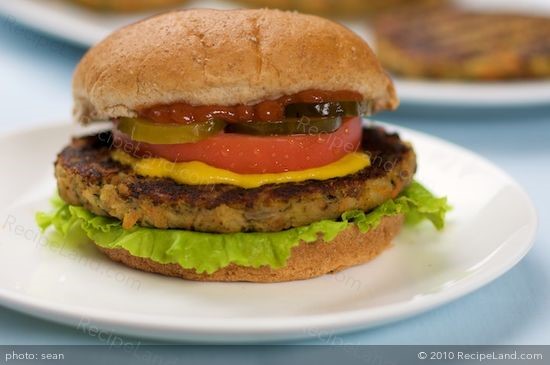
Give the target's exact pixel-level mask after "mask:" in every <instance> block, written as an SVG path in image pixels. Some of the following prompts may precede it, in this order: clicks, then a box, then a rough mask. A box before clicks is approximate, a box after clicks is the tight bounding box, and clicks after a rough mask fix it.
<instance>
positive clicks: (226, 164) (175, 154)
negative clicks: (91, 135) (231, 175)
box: [113, 117, 362, 174]
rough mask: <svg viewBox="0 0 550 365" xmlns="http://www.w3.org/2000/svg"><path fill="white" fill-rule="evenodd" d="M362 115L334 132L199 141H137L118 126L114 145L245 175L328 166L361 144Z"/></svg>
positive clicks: (143, 155) (225, 135)
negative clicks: (176, 142)
mask: <svg viewBox="0 0 550 365" xmlns="http://www.w3.org/2000/svg"><path fill="white" fill-rule="evenodd" d="M361 131H362V126H361V118H359V117H350V118H345V120H344V122H343V124H342V126H341V127H340V128H339V129H338V130H336V131H335V132H332V133H324V134H317V135H289V136H251V135H244V134H234V133H220V134H217V135H215V136H212V137H209V138H207V139H204V140H202V141H199V142H195V143H182V144H150V143H144V142H137V141H133V140H131V139H130V138H129V136H127V135H125V134H123V133H122V132H120V131H117V130H116V129H115V130H114V131H113V134H114V137H115V138H114V146H115V147H117V148H120V149H122V150H123V151H125V152H127V153H130V154H131V155H133V156H136V157H141V158H147V157H161V158H164V159H166V160H169V161H173V162H188V161H201V162H204V163H206V164H208V165H210V166H214V167H218V168H222V169H226V170H230V171H234V172H237V173H241V174H257V173H262V174H263V173H277V172H286V171H299V170H305V169H308V168H313V167H319V166H324V165H327V164H329V163H331V162H334V161H337V160H339V159H340V158H342V157H344V156H345V155H347V154H348V153H351V152H354V151H356V150H357V149H358V148H359V146H360V144H361Z"/></svg>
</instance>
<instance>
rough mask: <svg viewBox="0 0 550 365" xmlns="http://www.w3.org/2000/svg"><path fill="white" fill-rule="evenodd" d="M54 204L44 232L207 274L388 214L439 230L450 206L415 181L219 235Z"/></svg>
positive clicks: (283, 256) (275, 256)
mask: <svg viewBox="0 0 550 365" xmlns="http://www.w3.org/2000/svg"><path fill="white" fill-rule="evenodd" d="M52 204H53V207H54V210H53V212H51V213H43V212H40V213H37V215H36V222H37V224H38V225H39V227H40V228H41V230H42V231H45V230H46V229H47V228H48V227H50V226H53V227H54V228H55V231H56V233H57V234H58V235H60V236H61V237H63V238H64V239H65V240H70V239H71V237H72V238H73V239H74V238H75V237H78V239H82V237H83V236H85V237H87V238H89V239H91V240H92V241H93V242H95V243H96V244H97V245H99V246H101V247H104V248H122V249H125V250H127V251H129V252H130V253H131V254H132V255H134V256H138V257H144V258H149V259H151V260H153V261H156V262H159V263H161V264H167V263H175V264H179V265H181V266H182V267H183V268H186V269H195V270H196V271H197V272H199V273H202V272H206V273H209V274H210V273H213V272H215V271H216V270H218V269H220V268H223V267H226V266H228V265H229V264H231V263H235V264H237V265H241V266H251V267H255V268H257V267H260V266H263V265H268V266H270V267H272V268H280V267H283V266H285V264H286V262H287V260H288V258H289V256H290V253H291V249H292V247H294V246H296V245H298V244H299V243H300V242H307V243H311V242H314V241H316V240H317V239H318V238H319V237H322V238H323V240H324V241H325V242H327V244H330V241H331V240H333V239H334V238H335V237H336V235H338V233H340V232H341V231H343V230H345V229H346V228H347V227H348V226H349V225H350V224H356V225H357V227H358V228H359V229H360V230H361V231H362V232H366V231H368V230H370V229H373V228H375V227H376V226H377V225H378V224H380V221H381V220H382V218H383V217H386V216H393V215H397V214H405V216H406V218H407V222H409V223H412V224H416V223H418V222H420V221H422V220H424V219H427V220H429V221H431V222H432V223H433V225H434V226H435V227H436V228H437V229H442V228H443V226H444V222H445V213H446V212H447V211H448V210H449V209H450V207H449V205H448V204H447V199H446V198H436V197H435V196H434V195H432V193H430V192H429V191H428V190H427V189H426V188H424V187H423V186H422V185H420V184H419V183H417V182H413V183H412V184H411V185H410V186H409V187H408V188H406V189H405V190H404V191H403V192H402V193H401V194H400V195H399V196H398V197H397V198H395V199H393V200H388V201H386V202H384V203H383V204H382V205H380V206H379V207H377V208H376V209H374V210H372V211H370V212H368V213H365V212H363V211H359V210H353V211H348V212H346V213H344V214H343V215H342V217H341V219H338V220H322V221H319V222H315V223H312V224H310V225H307V226H303V227H297V228H292V229H288V230H286V231H281V232H251V233H242V232H240V233H226V234H219V233H204V232H194V231H186V230H179V229H155V228H146V227H138V226H135V227H133V228H131V229H123V228H122V225H121V222H120V221H119V220H117V219H114V218H109V217H103V216H97V215H95V214H93V213H91V212H89V211H88V210H86V209H84V208H82V207H78V206H71V205H68V204H66V203H65V202H63V201H62V200H61V199H60V198H58V197H57V198H56V199H54V200H53V202H52Z"/></svg>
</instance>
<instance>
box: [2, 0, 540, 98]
mask: <svg viewBox="0 0 550 365" xmlns="http://www.w3.org/2000/svg"><path fill="white" fill-rule="evenodd" d="M458 1H460V2H461V3H462V4H463V5H465V6H469V7H476V8H481V10H483V9H488V10H491V9H495V8H499V9H510V10H513V9H515V10H519V11H528V12H538V13H540V12H546V13H547V12H549V11H550V2H547V1H546V0H526V1H523V2H517V1H512V0H490V1H489V0H487V1H485V2H483V4H480V2H479V1H473V0H458ZM238 6H239V5H238V4H233V3H231V2H229V1H218V0H202V1H200V0H195V1H190V2H188V3H187V4H186V5H185V7H189V8H193V7H205V8H224V9H229V8H233V7H238ZM0 13H4V14H6V15H8V16H11V17H12V18H9V19H8V22H12V21H18V22H20V23H22V24H25V25H27V26H29V27H32V28H35V29H38V30H40V31H43V32H45V33H48V34H51V35H54V36H57V37H60V38H63V39H67V40H70V41H72V42H74V43H78V44H80V45H84V46H91V45H93V44H95V43H97V42H99V41H100V40H102V39H103V38H105V37H106V36H107V35H108V34H110V33H111V32H112V31H113V30H115V29H117V28H119V27H121V26H123V25H126V24H129V23H131V22H134V21H136V20H137V19H140V18H142V17H145V16H149V15H151V14H150V13H142V14H134V15H116V14H102V13H96V12H93V11H89V10H86V9H84V8H81V7H79V6H76V5H73V4H70V3H69V2H68V1H66V0H49V1H44V0H17V1H0ZM345 24H346V25H347V26H349V27H350V28H352V29H353V30H354V31H356V32H357V33H359V34H360V35H362V36H363V37H364V38H365V39H367V40H370V37H369V35H368V31H367V29H366V24H365V23H364V22H355V23H348V22H346V23H345ZM396 86H397V90H398V94H399V96H400V98H401V100H402V101H403V102H407V103H418V104H442V105H456V106H466V105H473V106H522V105H534V104H548V103H549V102H550V81H546V80H543V81H524V82H494V83H480V82H469V83H466V82H437V81H424V80H402V79H399V78H398V79H396Z"/></svg>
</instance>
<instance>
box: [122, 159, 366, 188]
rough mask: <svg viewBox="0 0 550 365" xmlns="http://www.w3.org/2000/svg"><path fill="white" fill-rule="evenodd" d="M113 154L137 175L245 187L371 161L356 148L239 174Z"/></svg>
mask: <svg viewBox="0 0 550 365" xmlns="http://www.w3.org/2000/svg"><path fill="white" fill-rule="evenodd" d="M112 157H113V159H114V160H116V161H118V162H120V163H122V164H124V165H130V166H131V167H132V169H133V170H134V171H135V172H136V173H137V174H138V175H143V176H152V177H165V178H170V179H172V180H175V181H177V182H178V183H180V184H187V185H205V184H230V185H236V186H240V187H242V188H256V187H258V186H262V185H266V184H279V183H289V182H300V181H305V180H327V179H331V178H333V177H341V176H346V175H349V174H353V173H355V172H357V171H359V170H362V169H364V168H365V167H367V166H369V165H370V159H369V156H368V155H366V154H365V153H359V152H354V153H350V154H348V155H346V156H344V157H343V158H341V159H340V160H338V161H335V162H333V163H330V164H328V165H325V166H321V167H315V168H311V169H306V170H301V171H289V172H281V173H268V174H238V173H236V172H233V171H229V170H224V169H220V168H217V167H213V166H210V165H207V164H205V163H203V162H199V161H192V162H177V163H176V162H171V161H168V160H165V159H163V158H134V157H132V156H130V155H129V154H127V153H125V152H123V151H120V150H115V151H113V152H112Z"/></svg>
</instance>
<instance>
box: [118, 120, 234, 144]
mask: <svg viewBox="0 0 550 365" xmlns="http://www.w3.org/2000/svg"><path fill="white" fill-rule="evenodd" d="M224 127H225V123H224V122H223V121H221V120H211V121H207V122H204V123H193V124H160V123H153V122H150V121H148V120H147V119H142V118H120V119H119V121H118V130H119V131H121V132H122V133H125V134H127V135H129V136H130V137H131V138H132V139H133V140H134V141H138V142H147V143H154V144H177V143H191V142H198V141H200V140H203V139H205V138H208V137H210V136H213V135H215V134H218V133H220V132H221V131H222V130H223V128H224Z"/></svg>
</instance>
